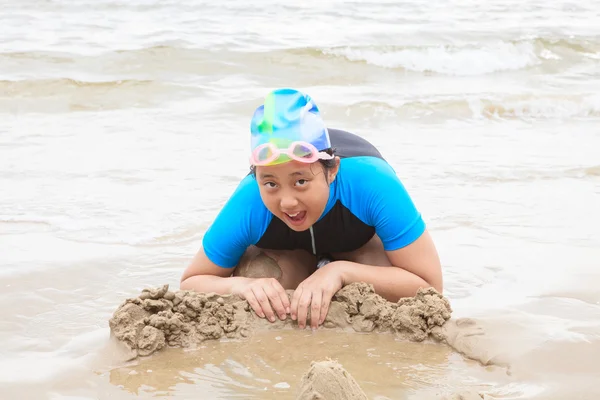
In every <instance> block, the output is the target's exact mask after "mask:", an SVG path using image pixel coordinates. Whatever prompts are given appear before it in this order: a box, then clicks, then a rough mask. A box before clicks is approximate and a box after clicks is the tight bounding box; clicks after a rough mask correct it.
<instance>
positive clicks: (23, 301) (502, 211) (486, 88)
mask: <svg viewBox="0 0 600 400" xmlns="http://www.w3.org/2000/svg"><path fill="white" fill-rule="evenodd" d="M0 26H2V29H0V288H1V289H2V290H1V291H0V343H2V345H0V398H2V399H4V398H6V399H13V398H15V399H16V398H19V399H21V398H23V399H46V398H47V399H75V398H77V399H80V398H86V399H87V398H111V399H112V398H117V399H118V398H124V399H128V398H149V397H160V396H165V397H168V398H182V399H183V398H190V397H192V396H199V395H202V398H294V395H295V390H296V389H297V387H298V382H299V380H300V377H301V376H302V374H303V373H304V372H305V371H306V370H307V369H308V368H309V367H310V361H311V360H317V359H325V358H327V357H331V358H335V359H338V360H339V361H340V363H341V364H342V365H343V366H344V367H345V368H346V369H347V370H348V371H349V372H350V373H351V374H352V375H353V376H354V378H355V379H356V380H357V381H358V382H359V384H360V385H361V386H362V387H363V389H364V390H365V392H366V393H367V394H368V395H369V397H370V398H371V399H386V398H389V399H403V398H406V399H409V398H415V399H416V398H419V399H420V398H425V397H426V396H432V397H431V398H439V395H440V394H441V393H453V392H457V391H459V390H462V389H465V388H467V389H468V388H473V389H475V390H478V391H480V392H484V393H487V394H488V395H489V398H510V399H530V398H531V399H534V398H535V399H565V398H581V399H595V398H598V396H600V389H598V387H597V385H596V384H594V383H593V378H595V377H597V371H598V366H597V360H599V359H600V290H599V289H598V287H599V286H600V261H599V260H600V228H599V226H600V211H599V207H598V205H599V204H600V155H599V154H600V150H599V149H600V95H599V93H600V5H599V4H598V3H597V2H594V1H591V0H587V1H580V2H577V3H573V2H569V1H565V0H560V1H555V2H541V1H533V0H527V1H524V2H516V1H511V0H494V1H488V2H485V3H481V2H475V1H466V2H465V1H461V2H459V1H453V0H448V1H433V2H428V3H423V2H417V1H414V0H410V1H402V2H390V1H382V0H377V1H368V2H364V1H363V2H341V1H325V2H321V3H318V2H316V1H309V2H303V3H302V4H300V3H298V4H294V5H291V4H283V3H281V4H276V3H275V2H248V1H245V2H241V1H229V2H226V3H223V4H221V3H216V2H212V3H210V2H204V1H199V0H198V1H191V0H190V1H179V2H173V1H163V2H158V1H155V0H136V1H129V2H120V1H116V0H99V1H94V2H91V1H82V0H79V1H64V0H62V1H52V2H43V1H39V0H28V1H14V0H13V1H11V0H7V1H4V2H2V12H1V13H0ZM281 86H292V87H296V88H299V89H303V90H306V91H307V92H308V93H310V94H311V95H312V96H313V98H315V100H316V102H317V104H318V105H319V107H320V109H321V110H322V112H323V115H324V118H325V120H326V122H327V123H328V124H329V125H330V126H332V127H337V128H341V129H347V130H350V131H353V132H355V133H357V134H360V135H362V136H364V137H365V138H367V139H369V140H370V141H372V142H373V143H374V144H375V145H377V146H378V147H379V148H380V149H381V151H382V153H383V155H384V156H385V157H386V158H387V159H388V160H389V161H390V163H391V164H392V165H393V167H394V168H395V169H396V171H397V173H398V175H399V176H400V178H401V179H402V180H403V182H404V183H405V185H406V187H407V188H408V190H409V192H410V193H411V195H412V196H413V199H414V200H415V202H416V204H417V206H418V207H419V209H420V211H421V212H422V213H423V216H424V218H425V221H426V222H427V224H428V228H429V230H430V231H431V233H432V235H433V237H434V239H435V241H436V244H437V246H438V249H439V252H440V256H441V258H442V262H443V265H444V278H445V294H446V295H447V296H448V298H449V299H450V301H451V303H452V307H453V309H454V317H456V318H458V317H471V318H473V319H475V320H476V321H477V323H478V324H479V325H480V326H482V327H483V328H484V329H485V331H486V335H487V336H489V339H490V342H489V343H488V342H486V346H490V347H489V351H490V353H493V354H502V356H503V358H505V359H508V360H509V363H510V368H508V369H507V368H503V367H498V366H482V365H480V364H479V363H477V362H475V361H472V360H468V359H466V358H465V357H463V356H461V355H459V354H458V353H456V352H454V351H452V350H451V349H449V348H448V347H447V346H444V345H438V344H432V343H421V344H415V343H406V342H401V341H398V340H395V339H394V338H393V337H392V336H390V335H364V334H349V333H337V332H327V331H323V330H320V331H318V332H316V333H310V332H309V331H302V332H301V331H292V330H290V331H268V332H262V333H258V334H257V336H255V337H253V338H251V339H249V341H245V342H235V341H233V342H227V343H205V344H204V347H202V348H200V349H196V350H189V351H184V350H179V349H169V350H168V351H164V352H161V353H159V354H156V355H155V356H153V357H151V358H149V359H146V360H140V361H138V362H134V363H124V362H121V361H119V358H118V356H117V355H116V354H115V353H114V352H113V351H112V350H111V347H110V344H109V343H108V334H109V330H108V319H109V318H110V316H111V315H112V313H113V312H114V311H115V309H116V308H117V307H118V305H119V304H120V303H121V302H122V301H123V300H125V299H126V298H128V297H134V296H137V295H138V294H139V292H140V291H141V290H142V289H143V288H145V287H149V286H152V287H155V286H160V285H162V284H165V283H169V284H170V285H171V288H177V287H178V282H179V277H180V275H181V272H182V271H183V269H184V268H185V266H186V265H187V263H188V262H189V261H190V259H191V257H192V256H193V255H194V253H195V252H196V250H197V249H198V247H199V245H200V243H201V238H202V235H203V232H204V231H205V229H206V228H207V227H208V225H209V224H210V222H211V220H212V218H213V217H214V216H215V214H216V212H218V210H219V208H220V206H221V205H222V204H223V202H224V201H225V200H226V199H227V198H228V196H229V195H230V194H231V192H232V190H233V189H234V188H235V186H236V185H237V182H238V180H239V179H240V178H241V177H243V176H244V175H245V174H246V172H247V171H248V166H247V148H248V145H249V135H248V127H249V119H250V116H251V114H252V112H253V110H254V108H255V107H256V106H257V105H258V104H259V103H260V101H261V98H262V96H264V94H265V93H266V92H267V91H269V90H271V89H272V88H274V87H281ZM149 371H151V372H149ZM507 372H508V373H507Z"/></svg>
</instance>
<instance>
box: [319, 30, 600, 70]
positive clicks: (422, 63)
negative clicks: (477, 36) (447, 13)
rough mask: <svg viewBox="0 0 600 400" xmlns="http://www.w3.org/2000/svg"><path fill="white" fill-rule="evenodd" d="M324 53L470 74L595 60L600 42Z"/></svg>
mask: <svg viewBox="0 0 600 400" xmlns="http://www.w3.org/2000/svg"><path fill="white" fill-rule="evenodd" d="M322 52H323V54H324V55H328V56H334V57H342V58H345V59H347V60H348V61H350V62H360V63H365V64H368V65H372V66H376V67H382V68H389V69H403V70H407V71H413V72H426V73H437V74H443V75H457V76H469V75H484V74H490V73H495V72H503V71H516V70H521V69H525V68H530V67H535V66H539V65H542V64H543V63H546V62H552V61H559V60H567V59H568V60H570V61H572V62H576V61H578V59H582V58H586V57H587V58H590V59H594V58H597V57H600V43H598V42H597V41H590V40H583V39H582V40H575V39H573V40H567V39H556V40H551V39H543V38H537V39H529V40H518V41H498V42H494V43H488V44H477V45H473V44H465V45H435V46H433V45H432V46H414V47H406V46H404V47H398V46H385V47H372V46H369V47H359V46H357V47H348V46H346V47H334V48H328V49H323V50H322ZM573 55H575V56H576V57H573Z"/></svg>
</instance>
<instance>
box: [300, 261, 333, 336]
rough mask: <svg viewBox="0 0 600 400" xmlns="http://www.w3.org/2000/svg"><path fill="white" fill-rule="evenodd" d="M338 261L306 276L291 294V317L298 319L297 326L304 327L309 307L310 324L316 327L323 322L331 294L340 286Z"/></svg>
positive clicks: (313, 327)
mask: <svg viewBox="0 0 600 400" xmlns="http://www.w3.org/2000/svg"><path fill="white" fill-rule="evenodd" d="M339 267H340V262H339V261H334V262H331V263H329V264H327V265H325V266H323V267H321V268H319V269H318V270H316V271H315V272H314V273H313V274H312V275H311V276H309V277H308V278H306V279H305V280H304V281H303V282H302V283H300V285H298V288H297V289H296V290H295V291H294V295H293V296H292V305H291V307H290V309H291V314H292V319H293V320H296V319H297V320H298V327H299V328H300V329H304V328H305V326H306V318H307V314H308V310H309V307H310V326H311V328H312V329H316V328H317V327H318V326H319V325H321V324H323V322H324V321H325V317H326V316H327V311H328V310H329V304H330V303H331V298H332V297H333V295H334V294H335V293H336V292H337V291H338V290H340V289H341V288H342V286H343V280H342V274H341V271H340V268H339Z"/></svg>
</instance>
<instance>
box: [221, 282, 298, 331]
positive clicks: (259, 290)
mask: <svg viewBox="0 0 600 400" xmlns="http://www.w3.org/2000/svg"><path fill="white" fill-rule="evenodd" d="M236 279H240V283H239V284H237V285H236V286H235V287H233V288H232V293H234V294H237V295H239V296H241V297H243V298H244V299H246V300H247V301H248V303H249V304H250V306H251V307H252V308H253V309H254V312H256V315H258V316H259V317H261V318H265V317H266V318H267V319H268V320H269V321H271V322H275V314H277V316H279V319H280V320H285V319H286V318H287V314H289V312H290V299H289V298H288V295H287V293H286V292H285V290H284V289H283V286H281V284H280V283H279V281H278V280H277V279H275V278H258V279H255V278H241V277H237V278H236Z"/></svg>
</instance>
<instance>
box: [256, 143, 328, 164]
mask: <svg viewBox="0 0 600 400" xmlns="http://www.w3.org/2000/svg"><path fill="white" fill-rule="evenodd" d="M282 154H285V155H286V156H288V157H289V158H291V159H292V160H295V161H300V162H303V163H312V162H315V161H317V160H331V159H333V158H334V156H332V155H331V154H327V153H325V152H323V151H319V150H317V148H316V147H315V146H313V145H312V144H310V143H308V142H303V141H296V142H293V143H292V144H290V146H289V147H288V148H287V149H280V148H277V147H276V146H275V145H274V144H273V143H265V144H261V145H260V146H257V147H256V148H255V149H254V151H253V152H252V155H251V156H250V164H251V165H255V166H260V165H268V164H270V163H272V162H273V161H275V160H277V159H278V158H279V156H281V155H282Z"/></svg>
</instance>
